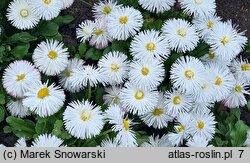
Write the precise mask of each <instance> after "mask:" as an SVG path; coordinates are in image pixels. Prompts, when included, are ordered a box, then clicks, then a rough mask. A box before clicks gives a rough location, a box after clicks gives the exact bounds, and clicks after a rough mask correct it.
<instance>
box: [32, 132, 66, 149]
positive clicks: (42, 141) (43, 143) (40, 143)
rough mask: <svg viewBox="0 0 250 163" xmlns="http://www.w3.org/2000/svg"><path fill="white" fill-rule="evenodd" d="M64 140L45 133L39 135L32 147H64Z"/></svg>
mask: <svg viewBox="0 0 250 163" xmlns="http://www.w3.org/2000/svg"><path fill="white" fill-rule="evenodd" d="M62 146H63V140H62V139H60V138H58V137H56V136H54V135H51V134H43V135H39V136H38V137H37V138H36V139H35V140H34V141H33V142H32V145H31V147H62Z"/></svg>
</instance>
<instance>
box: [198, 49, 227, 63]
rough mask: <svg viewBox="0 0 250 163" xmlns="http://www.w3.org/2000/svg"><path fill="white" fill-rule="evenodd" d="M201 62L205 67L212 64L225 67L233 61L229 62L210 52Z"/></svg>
mask: <svg viewBox="0 0 250 163" xmlns="http://www.w3.org/2000/svg"><path fill="white" fill-rule="evenodd" d="M200 60H201V62H202V63H204V64H205V65H206V64H210V63H215V64H223V65H225V66H226V65H230V64H231V60H227V59H226V58H223V57H222V56H221V55H218V54H217V53H215V52H213V51H210V52H209V53H207V54H205V55H204V56H202V57H201V58H200Z"/></svg>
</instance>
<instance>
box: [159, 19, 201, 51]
mask: <svg viewBox="0 0 250 163" xmlns="http://www.w3.org/2000/svg"><path fill="white" fill-rule="evenodd" d="M162 32H163V35H164V36H165V38H166V40H168V42H169V45H170V48H171V49H172V50H176V51H177V52H183V53H185V52H187V51H192V50H194V49H195V48H196V46H197V44H198V42H199V37H198V33H197V32H196V29H195V27H194V26H193V25H191V24H190V23H189V22H187V21H186V20H183V19H170V20H168V21H167V22H166V23H165V24H164V25H163V27H162Z"/></svg>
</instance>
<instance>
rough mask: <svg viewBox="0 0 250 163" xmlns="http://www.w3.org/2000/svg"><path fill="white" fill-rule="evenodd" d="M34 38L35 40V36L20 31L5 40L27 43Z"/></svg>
mask: <svg viewBox="0 0 250 163" xmlns="http://www.w3.org/2000/svg"><path fill="white" fill-rule="evenodd" d="M35 40H37V37H35V36H32V35H31V34H29V33H28V32H21V33H16V34H14V35H12V36H11V37H9V38H8V39H7V42H9V43H15V42H18V41H20V42H23V43H29V42H31V41H35Z"/></svg>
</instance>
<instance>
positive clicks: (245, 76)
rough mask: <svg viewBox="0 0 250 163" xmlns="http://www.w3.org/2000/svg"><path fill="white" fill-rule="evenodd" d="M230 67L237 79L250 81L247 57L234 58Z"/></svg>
mask: <svg viewBox="0 0 250 163" xmlns="http://www.w3.org/2000/svg"><path fill="white" fill-rule="evenodd" d="M230 69H231V71H232V72H233V73H234V75H235V76H236V77H237V78H238V79H239V80H243V81H245V82H250V63H249V61H248V60H247V59H243V58H242V57H240V58H237V59H234V60H233V61H232V63H231V65H230Z"/></svg>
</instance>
